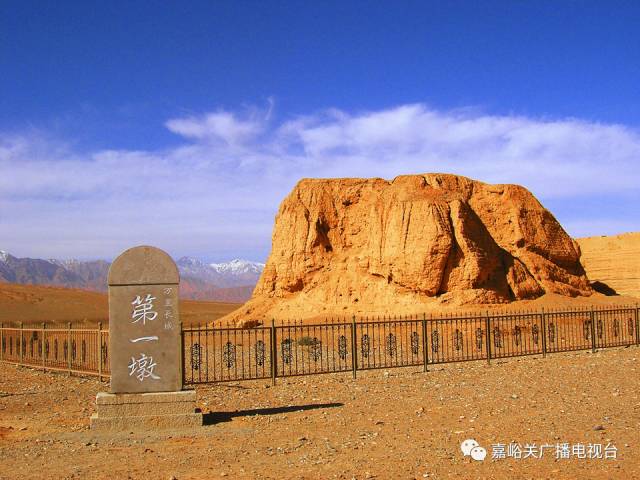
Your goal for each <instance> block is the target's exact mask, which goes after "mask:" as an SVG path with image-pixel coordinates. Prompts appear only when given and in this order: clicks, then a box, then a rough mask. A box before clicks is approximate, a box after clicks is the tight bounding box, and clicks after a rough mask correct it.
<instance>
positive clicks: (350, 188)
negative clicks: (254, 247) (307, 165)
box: [234, 174, 593, 321]
mask: <svg viewBox="0 0 640 480" xmlns="http://www.w3.org/2000/svg"><path fill="white" fill-rule="evenodd" d="M545 293H554V294H559V295H563V296H571V297H575V296H588V295H591V294H592V293H593V292H592V290H591V288H590V287H589V282H588V280H587V278H586V276H585V272H584V269H583V268H582V265H581V264H580V248H579V246H578V244H577V243H576V242H575V241H574V240H573V239H572V238H571V237H569V235H567V233H566V232H565V231H564V230H563V228H562V226H561V225H560V224H559V223H558V221H557V220H556V219H555V218H554V217H553V215H552V214H551V213H550V212H549V211H548V210H546V209H545V208H544V207H543V206H542V205H541V204H540V202H538V200H537V199H536V198H535V197H534V196H533V195H532V194H531V193H530V192H529V191H528V190H527V189H525V188H523V187H521V186H518V185H489V184H486V183H482V182H479V181H475V180H471V179H468V178H465V177H461V176H456V175H448V174H424V175H406V176H400V177H396V178H395V179H393V180H392V181H387V180H384V179H380V178H371V179H361V178H343V179H303V180H301V181H300V182H298V184H297V185H296V186H295V188H294V189H293V191H292V192H291V193H290V194H289V195H288V196H287V197H286V198H285V200H284V201H283V202H282V204H281V205H280V209H279V211H278V214H277V216H276V220H275V226H274V229H273V238H272V250H271V254H270V256H269V259H268V261H267V263H266V266H265V269H264V272H263V273H262V276H261V278H260V280H259V281H258V284H257V286H256V288H255V290H254V292H253V296H252V299H251V300H250V301H249V302H248V303H247V304H245V306H244V307H243V308H241V309H239V310H238V311H236V312H235V313H234V318H236V319H243V320H244V321H246V320H247V319H249V318H251V319H253V320H259V321H264V320H266V319H268V318H270V317H271V316H276V317H277V316H278V315H282V314H285V315H289V316H297V317H300V318H301V317H305V316H312V315H319V314H322V313H323V312H325V311H326V312H335V313H339V312H341V311H347V310H351V309H353V310H354V311H363V310H366V311H393V310H394V308H401V307H402V306H408V305H413V306H415V305H420V304H426V303H433V302H436V303H440V304H442V303H447V304H457V305H467V304H495V303H507V302H511V301H514V300H523V299H534V298H537V297H539V296H541V295H543V294H545Z"/></svg>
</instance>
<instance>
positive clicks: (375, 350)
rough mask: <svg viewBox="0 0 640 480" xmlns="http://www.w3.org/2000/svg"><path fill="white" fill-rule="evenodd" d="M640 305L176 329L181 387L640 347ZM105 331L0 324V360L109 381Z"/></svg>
mask: <svg viewBox="0 0 640 480" xmlns="http://www.w3.org/2000/svg"><path fill="white" fill-rule="evenodd" d="M639 316H640V308H639V307H638V306H637V305H635V306H616V307H609V308H584V309H580V310H548V311H535V312H534V311H531V312H517V313H508V312H506V313H493V314H490V313H488V312H487V313H485V314H477V313H475V314H469V315H453V314H450V315H440V316H431V317H429V318H427V316H426V315H422V316H420V317H418V316H403V317H386V316H385V317H375V318H373V317H364V318H359V319H356V318H355V317H352V318H350V319H347V318H343V319H333V320H329V321H326V322H318V323H311V324H306V323H302V322H301V321H289V322H281V323H280V324H276V323H275V322H273V321H272V322H271V324H270V325H266V326H265V325H262V326H258V327H255V328H237V327H232V326H213V327H211V326H200V327H186V328H183V330H182V351H183V365H182V367H183V378H184V383H185V384H200V383H214V382H226V381H240V380H255V379H269V378H270V379H271V380H272V382H275V379H276V378H278V377H290V376H298V375H313V374H321V373H335V372H352V374H353V376H354V377H355V376H356V373H357V371H358V370H370V369H377V368H395V367H406V366H422V368H423V370H424V371H427V370H428V367H429V365H435V364H440V363H451V362H465V361H472V360H486V361H488V362H490V361H491V360H493V359H499V358H507V357H514V356H523V355H543V356H546V355H547V354H549V353H556V352H568V351H575V350H592V351H596V350H597V349H600V348H608V347H620V346H629V345H640V323H639V322H640V319H639ZM108 344H109V332H108V330H103V329H102V325H101V324H100V325H98V328H97V329H86V328H85V329H74V328H71V324H69V325H68V327H67V328H66V329H65V328H46V325H45V324H42V327H41V328H34V327H27V328H25V327H23V326H22V325H20V326H19V327H17V328H16V327H3V326H0V361H5V362H10V363H14V364H18V365H25V366H30V367H35V368H42V369H44V370H52V371H63V372H68V373H69V374H72V373H77V374H89V375H96V376H98V377H99V378H100V379H103V378H108V377H109V376H110V372H109V352H108Z"/></svg>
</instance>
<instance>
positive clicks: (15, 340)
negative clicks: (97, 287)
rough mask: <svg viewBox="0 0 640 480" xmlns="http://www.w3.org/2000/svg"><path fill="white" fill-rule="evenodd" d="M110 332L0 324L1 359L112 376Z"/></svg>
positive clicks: (20, 363)
mask: <svg viewBox="0 0 640 480" xmlns="http://www.w3.org/2000/svg"><path fill="white" fill-rule="evenodd" d="M108 346H109V331H108V330H103V329H102V324H101V323H99V324H98V328H95V329H90V328H72V327H71V323H69V324H68V325H67V328H47V326H46V324H45V323H43V324H42V327H41V328H34V327H32V326H29V327H24V326H23V325H22V324H20V326H19V327H4V326H2V327H0V361H4V362H8V363H14V364H17V365H24V366H28V367H35V368H41V369H43V370H50V371H58V372H68V373H69V374H72V373H76V374H83V375H96V376H98V378H99V379H100V380H102V379H103V378H108V377H109V374H110V372H109V350H108Z"/></svg>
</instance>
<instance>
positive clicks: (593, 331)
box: [589, 306, 596, 353]
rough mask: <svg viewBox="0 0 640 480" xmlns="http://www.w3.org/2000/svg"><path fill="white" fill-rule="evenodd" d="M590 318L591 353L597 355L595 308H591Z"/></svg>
mask: <svg viewBox="0 0 640 480" xmlns="http://www.w3.org/2000/svg"><path fill="white" fill-rule="evenodd" d="M589 318H590V319H591V352H592V353H596V326H595V325H596V316H595V314H594V311H593V306H591V311H590V312H589Z"/></svg>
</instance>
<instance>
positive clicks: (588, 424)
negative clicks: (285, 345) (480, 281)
mask: <svg viewBox="0 0 640 480" xmlns="http://www.w3.org/2000/svg"><path fill="white" fill-rule="evenodd" d="M639 357H640V348H638V347H635V346H634V347H629V348H620V349H610V350H603V351H601V352H597V353H595V354H593V353H591V352H579V353H566V354H556V355H551V356H548V357H547V358H541V357H523V358H516V359H511V360H507V361H493V362H492V363H491V365H487V364H486V362H470V363H461V364H450V365H444V366H438V367H435V366H434V367H431V369H430V371H429V372H428V373H423V372H422V371H420V370H419V369H415V368H400V369H393V370H375V371H369V372H358V378H357V379H356V380H353V379H352V378H351V376H350V374H331V375H316V376H308V377H296V378H290V379H278V383H277V385H276V386H275V387H271V386H269V384H268V383H267V382H265V381H251V382H242V383H226V384H220V385H212V386H204V387H198V389H197V390H198V403H199V406H200V408H201V409H202V411H203V412H205V423H206V424H207V425H205V426H204V427H202V428H199V429H197V430H196V431H193V430H192V431H164V432H158V433H147V434H142V433H131V432H124V433H122V434H117V435H110V436H109V435H104V434H96V433H95V432H92V431H91V430H90V429H89V417H90V415H91V414H92V413H93V412H94V410H95V406H94V399H95V394H96V393H97V392H99V391H104V390H106V389H107V385H106V384H104V383H103V384H101V383H99V382H98V381H97V380H94V379H84V378H78V377H68V376H66V375H62V374H52V373H43V372H38V371H34V370H30V369H27V368H21V367H16V366H12V365H7V364H0V478H2V479H5V478H7V479H8V478H11V479H13V478H16V479H18V478H19V479H24V478H29V479H39V478H78V479H80V478H82V479H93V478H118V479H120V478H134V479H138V478H140V479H143V478H144V479H167V480H168V479H171V478H175V479H179V480H182V479H196V478H198V479H199V478H222V477H226V478H322V479H324V478H344V479H351V478H356V479H366V478H377V479H413V478H419V479H422V478H429V479H439V478H495V479H503V478H504V479H516V478H532V479H533V478H536V479H538V478H554V479H556V478H624V479H632V478H640V451H639V449H640V434H639V433H638V429H639V427H640V389H639V388H638V387H639V383H640V380H639V377H638V373H639V369H638V358H639ZM468 438H472V439H475V440H476V441H477V442H478V443H479V444H480V445H482V446H484V447H485V448H486V449H487V452H488V455H487V458H486V459H485V460H484V461H475V460H473V459H471V458H470V457H468V456H467V457H465V456H463V455H462V452H461V450H460V443H461V442H462V441H464V440H465V439H468ZM510 442H515V443H518V444H520V446H521V447H522V448H524V447H525V444H529V446H533V444H535V445H536V446H537V447H538V449H539V447H540V446H541V445H544V444H546V445H547V447H546V450H544V455H543V456H542V458H532V457H530V458H513V457H507V458H498V459H495V458H494V459H492V455H493V454H494V453H497V451H498V448H497V447H495V446H494V445H495V444H498V443H501V444H509V443H510ZM562 443H568V444H569V445H570V447H571V448H574V447H573V446H576V447H575V448H576V449H577V450H576V452H575V455H572V456H570V458H560V459H558V458H556V450H555V449H556V444H562ZM588 444H601V445H602V447H603V448H604V447H605V446H606V445H607V444H611V445H613V446H615V447H616V449H617V451H616V457H617V458H615V459H614V458H606V459H605V458H593V459H589V458H586V459H585V458H578V454H579V453H580V447H579V445H584V446H585V447H587V446H588ZM608 451H609V452H611V451H612V450H608ZM537 456H539V453H538V454H537Z"/></svg>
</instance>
